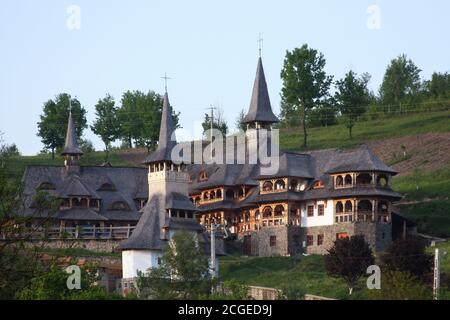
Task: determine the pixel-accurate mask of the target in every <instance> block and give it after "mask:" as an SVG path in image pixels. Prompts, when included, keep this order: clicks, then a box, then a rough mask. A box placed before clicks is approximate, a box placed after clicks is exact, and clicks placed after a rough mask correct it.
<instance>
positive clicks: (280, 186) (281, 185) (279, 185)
mask: <svg viewBox="0 0 450 320" xmlns="http://www.w3.org/2000/svg"><path fill="white" fill-rule="evenodd" d="M285 188H286V184H285V183H284V180H282V179H279V180H277V181H275V190H283V189H285Z"/></svg>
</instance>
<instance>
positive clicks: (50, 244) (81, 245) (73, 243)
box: [27, 239, 123, 252]
mask: <svg viewBox="0 0 450 320" xmlns="http://www.w3.org/2000/svg"><path fill="white" fill-rule="evenodd" d="M121 241H123V240H101V239H96V240H83V239H77V240H47V241H40V240H38V241H28V242H27V245H28V246H38V247H43V248H50V249H69V248H76V249H86V250H90V251H95V252H116V249H117V247H118V246H119V244H120V242H121Z"/></svg>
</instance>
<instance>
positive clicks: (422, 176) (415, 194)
mask: <svg viewBox="0 0 450 320" xmlns="http://www.w3.org/2000/svg"><path fill="white" fill-rule="evenodd" d="M393 188H394V190H396V191H398V192H401V193H403V194H405V195H406V199H407V200H423V199H426V198H432V199H436V198H437V199H448V197H449V196H450V166H447V167H444V168H441V169H438V170H435V171H432V172H419V171H417V172H415V173H413V174H412V175H409V176H402V177H394V179H393Z"/></svg>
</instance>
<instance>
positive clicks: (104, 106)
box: [91, 94, 120, 161]
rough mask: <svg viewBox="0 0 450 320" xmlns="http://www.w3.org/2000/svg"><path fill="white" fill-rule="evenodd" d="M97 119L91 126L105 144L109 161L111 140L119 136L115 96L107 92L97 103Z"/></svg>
mask: <svg viewBox="0 0 450 320" xmlns="http://www.w3.org/2000/svg"><path fill="white" fill-rule="evenodd" d="M95 115H96V117H97V118H96V120H95V121H94V123H93V125H92V126H91V130H92V132H94V134H96V135H97V136H99V137H100V138H101V139H102V141H103V143H104V144H105V151H106V161H108V156H109V149H110V148H111V142H114V141H115V140H116V139H117V138H119V134H120V126H119V124H120V123H119V118H118V114H117V108H116V106H115V101H114V98H113V97H112V96H111V95H109V94H107V95H106V97H105V98H103V99H100V100H98V102H97V104H96V105H95Z"/></svg>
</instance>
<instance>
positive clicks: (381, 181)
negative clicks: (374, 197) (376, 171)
mask: <svg viewBox="0 0 450 320" xmlns="http://www.w3.org/2000/svg"><path fill="white" fill-rule="evenodd" d="M388 181H389V180H388V176H387V175H385V174H380V175H378V177H377V185H378V186H380V187H387V186H388Z"/></svg>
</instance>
